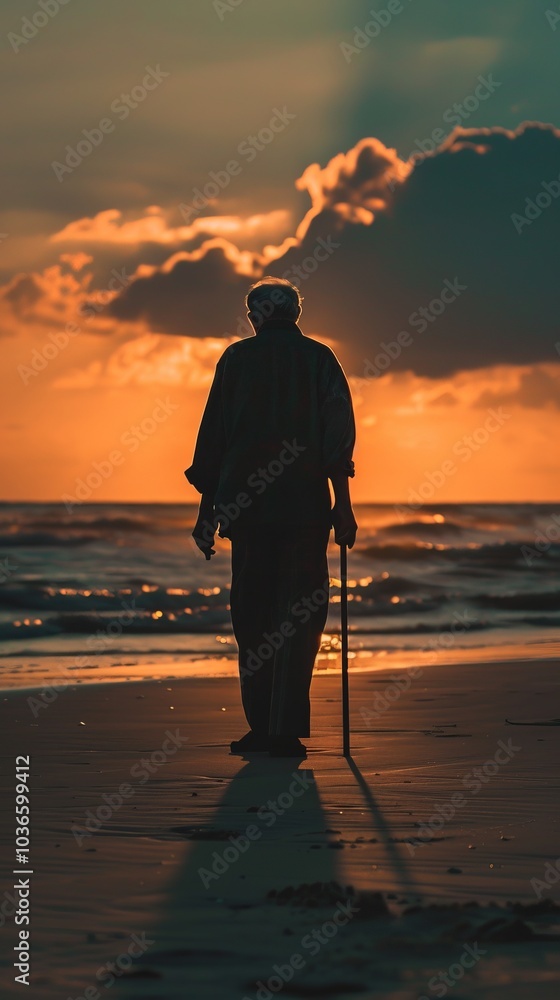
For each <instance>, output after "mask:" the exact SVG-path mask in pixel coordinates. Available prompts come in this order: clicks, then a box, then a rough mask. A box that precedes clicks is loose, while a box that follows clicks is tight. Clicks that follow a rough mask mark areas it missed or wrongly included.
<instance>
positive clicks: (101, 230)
mask: <svg viewBox="0 0 560 1000" xmlns="http://www.w3.org/2000/svg"><path fill="white" fill-rule="evenodd" d="M167 216H168V213H167V212H165V211H164V209H162V208H160V206H159V205H150V206H149V207H148V208H147V209H146V210H145V212H144V214H143V215H142V216H140V217H136V218H134V217H133V218H130V219H125V218H124V215H123V213H122V212H120V211H119V210H118V209H116V208H111V209H106V210H105V211H103V212H98V213H97V215H95V216H93V217H92V218H82V219H75V220H74V221H73V222H69V223H68V225H66V226H65V227H64V229H61V230H59V231H58V232H56V233H53V235H52V236H51V238H50V242H51V243H64V244H68V245H70V244H73V243H79V244H80V246H81V247H83V246H89V247H97V246H99V245H100V244H101V245H103V244H106V245H108V246H112V247H118V248H119V249H121V250H123V251H126V250H127V249H129V250H130V251H133V250H135V249H136V248H137V247H139V246H144V247H146V246H149V245H150V244H156V245H163V246H167V247H177V246H181V245H182V244H190V245H192V244H193V243H197V242H200V240H201V238H205V237H209V236H211V237H219V236H222V237H224V238H231V237H235V239H236V240H237V242H238V243H239V244H240V245H242V244H243V242H244V241H245V240H248V241H253V240H255V239H257V240H259V245H260V246H262V243H263V240H266V239H270V238H274V237H277V236H278V234H281V235H282V234H283V232H285V231H286V228H287V224H288V222H289V217H290V213H289V212H288V211H286V210H285V209H275V210H273V211H271V212H266V213H261V214H257V215H250V216H248V217H245V218H244V217H242V216H240V215H204V216H201V217H200V218H198V219H195V220H194V222H192V223H191V224H190V225H188V226H173V225H170V224H169V221H168V218H167ZM68 256H69V255H68V254H65V255H64V258H68ZM61 259H62V258H61ZM91 259H92V258H90V260H91Z"/></svg>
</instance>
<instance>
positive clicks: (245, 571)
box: [185, 277, 357, 756]
mask: <svg viewBox="0 0 560 1000" xmlns="http://www.w3.org/2000/svg"><path fill="white" fill-rule="evenodd" d="M301 301H302V300H301V297H300V294H299V290H298V288H297V287H296V286H295V285H292V284H291V283H290V282H289V281H286V280H284V279H282V278H270V277H267V278H263V279H262V280H261V281H258V282H257V283H256V284H255V285H253V286H252V287H251V288H250V290H249V293H248V295H247V298H246V306H247V310H248V317H249V320H250V322H251V324H252V326H253V329H254V331H255V336H254V337H249V338H247V339H246V340H241V341H239V342H237V343H235V344H231V345H230V347H228V348H227V350H226V351H224V353H223V355H222V357H221V358H220V360H219V361H218V364H217V366H216V373H215V376H214V381H213V383H212V387H211V389H210V394H209V396H208V401H207V404H206V408H205V410H204V414H203V417H202V422H201V425H200V429H199V433H198V439H197V442H196V448H195V454H194V459H193V464H192V465H191V466H190V468H189V469H187V470H186V472H185V475H186V477H187V479H188V480H189V482H190V483H192V485H193V486H194V487H195V488H196V489H197V490H198V491H199V493H201V494H202V498H201V501H200V510H199V515H198V519H197V522H196V525H195V527H194V530H193V537H194V539H195V542H196V544H197V545H198V547H199V548H200V550H201V551H202V552H203V553H204V555H205V556H206V558H207V559H210V557H211V556H212V555H214V551H215V550H214V549H213V548H212V546H213V543H214V537H215V532H216V530H218V534H219V536H220V537H221V538H229V539H230V540H231V546H232V584H231V617H232V624H233V630H234V633H235V638H236V640H237V644H238V647H239V672H240V680H241V696H242V701H243V707H244V710H245V715H246V717H247V721H248V723H249V726H250V730H249V732H248V733H247V734H246V735H245V736H244V737H243V738H242V739H240V740H237V741H234V742H233V743H232V744H231V751H232V753H241V754H244V753H250V752H267V751H268V752H269V753H270V754H271V755H273V756H304V755H305V751H306V748H305V747H304V745H303V744H302V743H301V742H300V739H299V737H302V736H303V737H307V736H309V734H310V733H309V726H310V706H309V687H310V684H311V675H312V672H313V666H314V663H315V658H316V656H317V653H318V651H319V646H320V643H321V635H322V631H323V629H324V626H325V622H326V619H327V611H328V595H329V571H328V564H327V544H328V540H329V534H330V529H331V527H332V526H334V531H335V541H336V542H337V543H338V544H339V545H343V544H345V545H348V546H349V547H350V548H351V547H352V546H353V544H354V541H355V538H356V531H357V525H356V521H355V518H354V514H353V511H352V505H351V502H350V492H349V484H348V478H349V477H351V476H353V475H354V463H353V461H352V452H353V448H354V441H355V424H354V414H353V410H352V400H351V396H350V390H349V388H348V383H347V381H346V378H345V376H344V372H343V371H342V368H341V366H340V364H339V362H338V360H337V358H336V356H335V355H334V354H333V352H332V351H331V350H330V348H328V347H326V346H325V345H324V344H321V343H319V342H318V341H316V340H312V339H311V338H310V337H306V336H304V334H303V333H302V331H301V330H300V328H299V326H298V324H297V321H298V319H299V317H300V313H301ZM329 480H330V482H331V483H332V488H333V493H334V506H333V507H332V508H331V493H330V490H329Z"/></svg>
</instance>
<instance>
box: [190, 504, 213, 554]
mask: <svg viewBox="0 0 560 1000" xmlns="http://www.w3.org/2000/svg"><path fill="white" fill-rule="evenodd" d="M192 536H193V538H194V540H195V542H196V544H197V546H198V548H199V549H200V551H201V552H202V553H204V556H205V558H206V559H211V558H212V556H215V555H216V550H215V549H214V548H212V546H213V545H214V538H215V536H216V524H215V521H214V502H213V500H211V499H209V498H208V497H206V496H205V495H204V494H203V496H202V499H201V501H200V507H199V509H198V517H197V519H196V524H195V526H194V528H193V530H192Z"/></svg>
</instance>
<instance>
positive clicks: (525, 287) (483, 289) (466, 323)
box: [109, 123, 560, 377]
mask: <svg viewBox="0 0 560 1000" xmlns="http://www.w3.org/2000/svg"><path fill="white" fill-rule="evenodd" d="M559 175H560V131H559V130H557V129H555V128H553V127H552V126H549V125H542V124H538V123H525V124H524V125H523V126H520V127H519V129H517V130H516V131H515V132H511V131H508V130H506V129H503V128H498V127H495V128H485V129H478V130H477V129H462V128H457V129H455V130H454V131H453V133H452V134H451V135H450V136H449V137H448V138H447V139H446V140H445V141H444V143H443V144H442V145H441V146H440V147H439V148H438V149H437V150H436V151H435V152H434V153H433V154H429V155H427V156H425V157H422V158H419V159H417V160H415V161H413V162H410V161H409V162H408V163H406V164H403V163H402V161H400V160H399V159H398V156H397V154H396V151H395V150H390V149H387V148H386V147H384V146H383V144H382V143H380V142H379V141H378V140H376V139H373V138H370V139H364V140H362V141H361V142H360V143H358V144H357V146H356V147H355V148H354V149H352V150H350V151H349V152H348V153H347V154H340V155H338V156H336V157H334V158H333V159H332V160H331V161H330V162H329V163H328V164H327V166H326V167H325V168H323V169H321V168H320V167H319V166H318V165H316V164H315V165H312V166H310V167H308V168H307V170H306V171H305V172H304V173H303V174H302V176H301V177H300V178H299V180H298V181H297V185H298V186H299V187H300V188H302V189H305V190H307V191H308V193H309V194H310V198H311V202H312V204H311V208H310V209H309V211H308V212H307V214H306V215H305V217H304V219H303V221H302V223H301V224H300V226H299V227H298V229H297V231H296V235H295V236H294V237H292V238H290V239H287V240H285V241H284V243H283V244H282V245H281V246H280V247H278V248H273V249H272V250H270V248H269V250H268V252H267V253H264V254H260V255H259V254H258V253H253V254H251V253H250V252H244V253H243V252H241V251H240V250H239V249H238V248H236V247H235V245H234V244H233V243H231V242H229V241H225V240H218V239H214V240H210V241H206V242H204V243H203V244H202V246H201V247H200V248H199V249H198V250H197V251H196V252H195V253H191V254H186V253H185V254H178V255H176V256H175V258H171V259H170V260H169V261H167V262H166V264H165V265H163V266H161V267H159V268H156V267H154V268H152V269H149V270H146V269H143V270H142V269H141V270H140V271H139V272H138V276H137V278H136V280H134V281H132V282H131V283H130V284H129V285H128V286H127V287H126V288H125V289H124V290H123V291H122V293H121V294H119V295H118V296H117V297H116V298H115V299H114V301H113V302H112V303H111V304H110V306H109V309H110V311H111V313H112V315H113V316H114V317H116V318H117V319H120V320H125V319H127V320H142V321H144V322H146V323H147V324H148V325H149V326H150V328H151V329H152V330H157V331H162V332H166V333H175V334H183V335H188V336H195V337H197V336H198V337H208V336H226V335H231V334H230V333H228V331H232V323H233V322H234V321H233V317H236V316H239V314H240V313H242V311H243V309H242V301H243V295H244V294H245V292H246V289H247V286H248V284H249V283H250V281H251V280H253V279H254V278H255V277H257V276H259V275H261V274H262V273H264V272H265V271H266V272H268V273H272V274H275V275H282V274H286V276H289V277H292V279H293V280H294V279H295V280H296V282H297V283H299V284H300V287H301V290H302V292H303V294H304V297H305V307H304V309H305V311H304V317H303V320H302V325H303V328H304V329H305V330H306V332H309V333H311V334H313V333H315V334H317V335H320V336H325V337H328V338H330V339H332V340H335V341H337V342H338V343H339V345H340V351H341V354H342V355H343V358H344V360H345V361H346V363H347V365H349V367H350V369H351V371H353V372H355V373H356V374H362V372H363V370H364V365H365V362H366V361H370V362H372V363H375V358H376V357H377V356H378V355H379V352H380V351H382V350H383V347H382V345H383V344H384V343H385V344H387V343H388V342H391V341H393V340H394V339H395V338H396V337H397V335H398V334H399V332H400V331H406V332H407V333H408V334H409V338H410V341H411V342H410V343H409V344H408V346H406V347H403V348H402V350H401V351H400V354H399V356H398V357H395V358H392V359H391V367H392V369H393V370H406V369H410V370H412V371H414V372H416V373H417V374H421V375H427V376H430V377H439V376H445V375H447V374H450V373H453V372H456V371H459V370H466V369H474V368H481V367H484V366H490V365H498V364H506V363H509V364H529V363H533V362H541V361H550V360H554V335H555V329H557V296H556V273H555V272H556V255H555V247H556V234H557V226H558V214H559V211H560V208H559V205H560V198H559V199H558V201H556V200H555V198H554V197H552V196H550V206H549V207H547V208H543V209H542V210H541V209H538V208H537V211H536V216H535V218H534V221H533V222H530V223H528V224H527V225H525V224H523V225H522V226H521V228H519V223H518V224H517V228H516V224H515V221H514V219H515V217H517V216H519V217H523V215H524V213H525V211H526V210H527V204H528V202H527V199H529V201H531V202H534V199H535V197H536V196H537V195H538V194H539V192H542V191H543V188H542V182H543V179H544V180H546V181H547V182H552V183H553V184H554V182H555V181H556V182H557V178H558V177H559ZM559 190H560V187H559ZM540 201H541V203H544V201H546V199H544V200H543V199H540ZM320 240H327V241H329V240H330V241H331V245H336V249H335V251H334V252H333V253H332V254H331V255H329V256H328V259H325V261H324V262H323V263H320V264H317V265H314V264H313V260H312V259H311V258H313V254H314V252H315V250H316V248H317V246H318V241H320ZM308 258H309V263H308V267H309V268H310V270H309V272H308V273H305V267H306V264H305V262H306V260H307V259H308ZM298 269H299V271H298ZM298 273H299V274H300V277H299V278H298V277H297V274H298ZM446 281H447V282H450V283H452V284H454V283H457V282H458V283H459V286H463V288H464V291H462V293H461V294H460V295H459V296H458V297H457V298H456V300H455V301H454V302H452V303H450V304H447V305H445V307H444V309H443V311H441V302H439V301H438V300H439V299H440V293H441V291H442V289H443V288H444V283H445V282H446ZM447 297H449V296H447ZM434 303H435V304H434ZM431 304H433V309H432V306H431ZM421 310H428V311H429V316H428V319H427V320H426V321H425V323H424V324H422V322H421V318H419V317H421V315H422V314H421ZM436 312H437V313H438V314H437V315H436V314H435V313H436ZM440 313H441V314H440ZM424 315H425V314H424ZM423 325H424V326H425V329H422V326H423ZM234 332H235V331H234Z"/></svg>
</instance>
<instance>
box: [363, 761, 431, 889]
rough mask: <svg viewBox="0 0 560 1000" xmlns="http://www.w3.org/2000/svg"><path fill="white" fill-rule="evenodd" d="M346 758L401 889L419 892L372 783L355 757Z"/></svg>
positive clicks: (403, 847) (403, 846)
mask: <svg viewBox="0 0 560 1000" xmlns="http://www.w3.org/2000/svg"><path fill="white" fill-rule="evenodd" d="M346 760H347V762H348V767H349V768H350V770H351V772H352V774H353V775H354V777H355V779H356V783H357V785H358V787H359V789H360V792H361V794H362V797H363V799H364V802H365V803H366V805H367V807H368V809H369V811H370V813H371V817H372V820H373V829H374V831H375V832H376V833H377V834H378V836H379V839H380V841H381V843H382V844H383V846H384V848H385V852H386V855H387V859H388V861H389V864H390V865H391V868H392V870H393V872H394V875H395V879H396V880H397V881H398V883H399V885H400V888H401V891H402V892H403V893H404V894H405V895H411V894H417V893H418V887H417V885H416V883H415V881H414V879H413V877H412V875H411V874H410V871H409V869H408V866H407V864H406V861H405V860H404V858H403V857H402V855H401V851H400V850H399V846H398V844H397V843H396V842H395V838H394V836H393V833H392V831H391V827H390V826H389V825H388V824H387V821H386V819H385V817H384V815H383V813H382V811H381V809H380V808H379V806H378V804H377V802H376V801H375V797H374V795H373V792H372V790H371V787H370V785H369V784H368V782H367V781H366V779H365V777H364V775H363V774H362V772H361V771H360V768H359V767H358V765H357V763H356V761H355V760H354V758H353V757H347V758H346ZM401 846H402V850H404V849H405V845H404V844H403V845H401Z"/></svg>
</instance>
